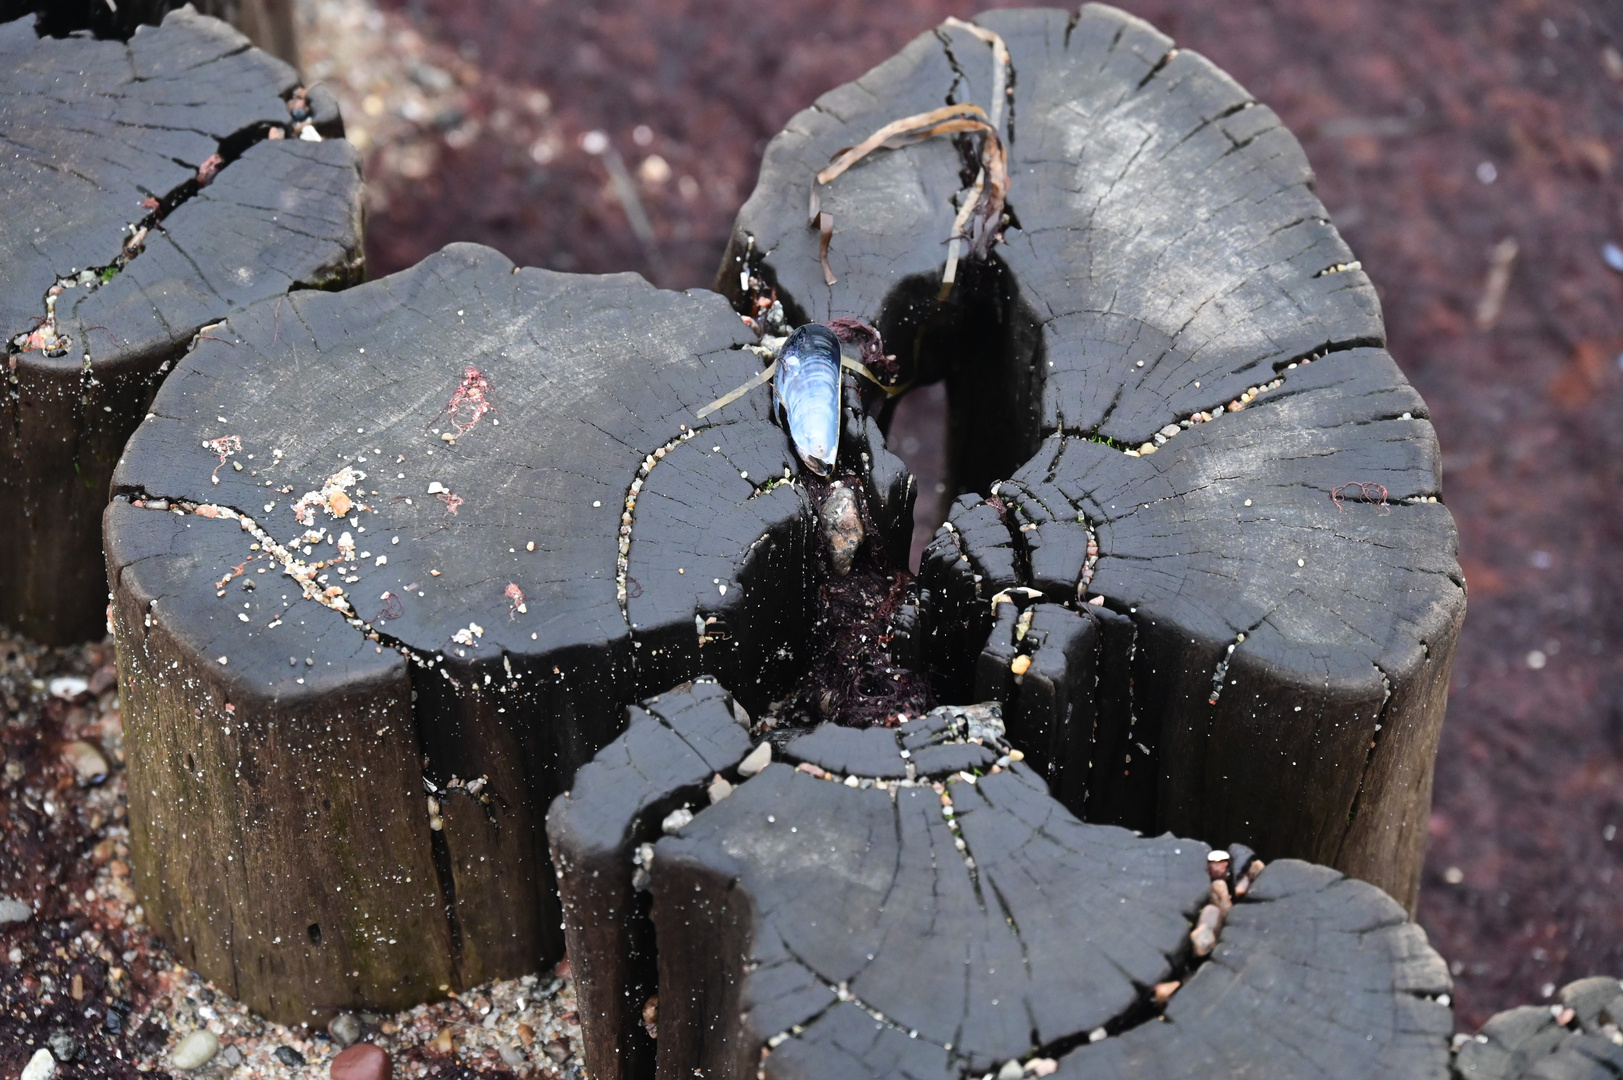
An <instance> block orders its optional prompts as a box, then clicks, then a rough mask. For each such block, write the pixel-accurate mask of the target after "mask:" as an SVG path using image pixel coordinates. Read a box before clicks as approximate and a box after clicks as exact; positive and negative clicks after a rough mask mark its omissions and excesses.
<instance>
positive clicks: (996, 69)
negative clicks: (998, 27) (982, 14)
mask: <svg viewBox="0 0 1623 1080" xmlns="http://www.w3.org/2000/svg"><path fill="white" fill-rule="evenodd" d="M942 25H943V26H950V27H952V28H953V29H955V30H963V31H965V32H966V33H970V34H974V35H975V36H976V37H978V38H980V39H981V40H982V41H984V42H986V43H987V44H988V45H990V46H992V112H991V123H992V127H994V128H996V127H998V126H1000V125H1001V124H1002V123H1003V105H1004V102H1005V101H1006V100H1007V99H1008V92H1009V89H1008V88H1009V81H1008V80H1009V46H1008V45H1006V44H1005V43H1004V41H1003V38H1002V36H1001V35H999V34H997V33H995V32H993V31H991V30H988V29H986V28H985V27H984V26H976V25H975V24H974V23H969V22H964V21H963V20H962V19H958V18H954V17H952V16H948V17H947V21H946V22H945V23H943V24H942Z"/></svg>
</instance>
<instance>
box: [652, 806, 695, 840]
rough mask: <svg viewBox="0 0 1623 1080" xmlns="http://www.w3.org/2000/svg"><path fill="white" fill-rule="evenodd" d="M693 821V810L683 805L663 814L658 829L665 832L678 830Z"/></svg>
mask: <svg viewBox="0 0 1623 1080" xmlns="http://www.w3.org/2000/svg"><path fill="white" fill-rule="evenodd" d="M692 823H693V811H692V810H689V809H688V808H687V807H685V806H683V807H680V808H678V809H676V810H672V811H671V812H670V813H669V814H666V815H665V820H664V821H662V822H660V823H659V827H660V830H661V831H662V832H665V833H667V834H668V833H674V832H680V831H681V830H682V829H685V828H687V827H688V826H689V825H691V824H692Z"/></svg>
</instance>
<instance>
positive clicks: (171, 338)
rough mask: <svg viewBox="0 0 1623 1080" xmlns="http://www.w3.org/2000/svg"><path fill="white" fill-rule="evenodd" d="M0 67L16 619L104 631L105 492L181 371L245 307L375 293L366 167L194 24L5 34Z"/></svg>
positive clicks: (280, 74) (10, 547)
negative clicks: (195, 348)
mask: <svg viewBox="0 0 1623 1080" xmlns="http://www.w3.org/2000/svg"><path fill="white" fill-rule="evenodd" d="M0 70H3V74H0V135H3V136H4V138H5V140H6V143H7V145H8V146H9V147H10V148H11V152H9V153H8V154H7V156H6V161H5V165H4V167H3V168H0V200H3V201H4V203H5V205H6V207H7V208H8V210H9V217H8V221H9V224H8V226H7V227H6V229H5V230H4V231H3V234H0V248H3V250H0V328H3V329H4V332H5V336H6V340H7V352H8V359H7V370H6V371H5V373H4V379H5V386H4V393H3V395H0V428H3V435H0V440H3V442H0V498H3V499H4V501H5V504H6V506H7V507H8V508H9V510H10V512H9V513H8V514H7V515H6V517H5V520H4V522H3V523H0V619H3V620H5V621H6V622H8V623H10V624H11V625H13V626H15V627H16V628H17V629H18V630H20V631H22V632H24V633H26V634H28V635H30V636H32V637H34V638H36V639H39V640H42V641H47V642H66V641H73V640H80V639H84V638H89V637H96V636H99V635H100V634H101V633H102V627H103V626H104V612H105V609H106V598H105V571H104V567H103V563H102V557H101V512H102V508H103V507H104V506H105V505H106V502H107V490H108V488H107V485H108V480H109V477H110V476H111V473H112V470H113V466H114V464H115V462H116V461H117V460H118V456H119V454H120V452H121V451H122V450H123V447H124V443H125V440H126V439H127V438H128V437H129V435H130V433H131V432H132V431H133V430H134V429H135V427H136V425H137V424H139V423H140V421H141V418H142V417H143V416H144V415H145V414H146V411H147V404H148V402H150V401H151V399H152V395H153V393H154V392H155V391H156V389H157V386H158V384H159V383H160V382H161V380H162V378H163V374H164V372H165V371H167V370H168V368H169V367H170V365H171V364H172V363H173V362H174V361H176V360H178V359H179V358H180V356H181V354H182V353H183V352H184V351H185V349H186V347H187V346H188V344H189V343H190V342H191V341H192V339H193V338H194V336H195V335H197V333H198V332H199V331H200V330H202V329H203V328H204V327H206V326H208V325H210V324H212V323H214V322H217V321H219V320H220V319H222V318H224V317H226V316H227V315H229V314H231V313H232V312H235V311H240V310H242V309H244V308H246V307H247V306H248V305H250V304H252V303H254V302H256V301H259V300H264V299H266V298H268V297H276V296H280V295H282V294H284V293H286V292H287V291H288V290H289V289H291V288H295V287H312V286H313V287H321V288H337V287H342V286H344V285H347V284H349V283H351V282H353V281H355V280H357V279H358V278H359V275H360V268H361V222H360V196H361V180H360V166H359V159H358V157H357V155H356V153H355V150H354V148H353V147H351V146H350V145H349V144H348V143H346V142H342V141H320V142H313V141H307V140H306V139H301V138H298V137H297V135H298V133H299V132H300V131H302V130H303V127H304V125H303V123H302V122H299V121H297V120H296V119H295V118H294V117H293V116H291V115H290V114H289V107H288V103H287V101H286V99H287V97H288V95H289V94H290V92H291V91H292V90H293V89H294V88H295V86H296V85H297V83H298V77H297V74H296V73H295V72H294V70H293V69H292V68H291V67H289V66H288V65H287V64H285V63H283V62H282V61H280V60H277V59H275V58H274V57H271V56H269V55H267V54H265V53H263V52H260V51H259V50H257V49H252V48H249V47H248V43H247V41H246V39H244V38H243V37H242V35H241V34H239V33H237V32H236V31H235V30H232V29H231V28H230V27H228V26H226V25H225V24H224V23H221V22H218V21H216V20H214V19H209V18H205V17H202V16H199V15H196V14H194V13H193V12H190V11H179V12H175V13H172V14H170V15H169V16H168V17H167V18H166V19H165V20H164V23H163V25H162V26H161V27H150V26H147V27H141V28H140V29H138V30H137V31H136V32H135V33H134V35H133V36H131V37H130V39H129V41H128V42H127V43H126V42H121V41H98V40H91V39H88V38H84V37H76V38H68V39H57V38H52V37H40V36H38V35H37V34H36V33H35V30H34V27H33V25H32V20H29V19H21V20H17V21H14V22H10V23H6V24H5V25H3V26H0ZM335 129H336V130H337V131H339V132H341V125H338V124H337V118H336V115H334V116H333V117H332V118H331V120H330V122H329V123H328V124H327V125H326V130H327V131H329V132H332V131H334V130H335ZM273 133H274V134H277V135H281V136H284V137H282V138H279V139H273V138H271V137H270V136H271V135H272V134H273ZM312 134H315V133H314V132H312Z"/></svg>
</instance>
